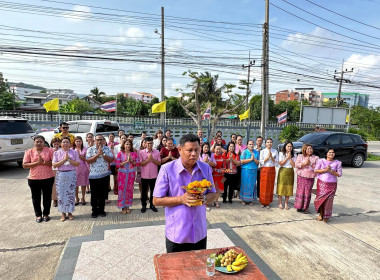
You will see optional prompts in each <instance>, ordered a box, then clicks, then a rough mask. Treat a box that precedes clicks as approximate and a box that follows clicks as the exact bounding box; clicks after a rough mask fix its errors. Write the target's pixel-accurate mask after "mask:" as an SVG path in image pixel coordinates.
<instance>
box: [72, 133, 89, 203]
mask: <svg viewBox="0 0 380 280" xmlns="http://www.w3.org/2000/svg"><path fill="white" fill-rule="evenodd" d="M73 150H75V151H77V153H78V157H79V165H78V166H77V167H76V171H77V188H76V190H75V205H78V204H79V188H81V190H82V205H86V200H85V196H86V186H88V185H90V181H89V180H88V175H89V173H90V169H89V167H88V164H87V161H86V153H87V148H85V147H83V140H82V137H80V136H77V137H75V140H74V146H73Z"/></svg>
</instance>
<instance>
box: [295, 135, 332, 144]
mask: <svg viewBox="0 0 380 280" xmlns="http://www.w3.org/2000/svg"><path fill="white" fill-rule="evenodd" d="M326 136H327V135H325V134H316V133H309V134H306V135H305V136H303V137H301V138H300V139H299V140H298V141H301V142H303V143H320V142H322V141H323V140H324V139H325V138H326Z"/></svg>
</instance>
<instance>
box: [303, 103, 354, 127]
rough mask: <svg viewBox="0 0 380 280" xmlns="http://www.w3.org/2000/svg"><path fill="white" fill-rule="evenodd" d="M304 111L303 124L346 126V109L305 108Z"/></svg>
mask: <svg viewBox="0 0 380 280" xmlns="http://www.w3.org/2000/svg"><path fill="white" fill-rule="evenodd" d="M302 111H303V112H302V123H312V124H340V125H345V124H346V116H347V109H346V108H327V107H314V106H304V107H303V108H302Z"/></svg>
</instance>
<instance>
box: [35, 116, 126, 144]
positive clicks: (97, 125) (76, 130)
mask: <svg viewBox="0 0 380 280" xmlns="http://www.w3.org/2000/svg"><path fill="white" fill-rule="evenodd" d="M67 123H68V124H69V132H70V133H71V134H74V135H75V136H80V137H82V139H83V141H84V142H86V134H87V133H89V132H91V133H92V134H94V136H96V135H98V134H102V135H104V137H105V138H106V140H107V141H108V135H109V134H110V133H114V134H115V136H117V132H118V130H119V123H118V122H115V121H108V120H78V121H68V122H67ZM59 132H60V131H59V127H57V128H55V129H54V130H53V131H48V132H42V133H39V135H42V136H43V137H45V145H46V146H49V145H50V142H51V139H53V137H54V135H55V134H57V133H59Z"/></svg>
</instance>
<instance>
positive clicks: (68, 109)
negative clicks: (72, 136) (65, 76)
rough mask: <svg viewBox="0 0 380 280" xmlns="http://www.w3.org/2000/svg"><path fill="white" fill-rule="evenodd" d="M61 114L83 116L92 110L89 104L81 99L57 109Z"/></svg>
mask: <svg viewBox="0 0 380 280" xmlns="http://www.w3.org/2000/svg"><path fill="white" fill-rule="evenodd" d="M59 110H60V111H61V112H62V113H76V114H83V113H84V112H92V111H93V108H92V107H91V105H90V104H88V103H87V102H86V101H84V100H82V99H79V98H77V99H73V100H70V101H69V102H67V103H66V104H63V105H61V106H60V107H59Z"/></svg>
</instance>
